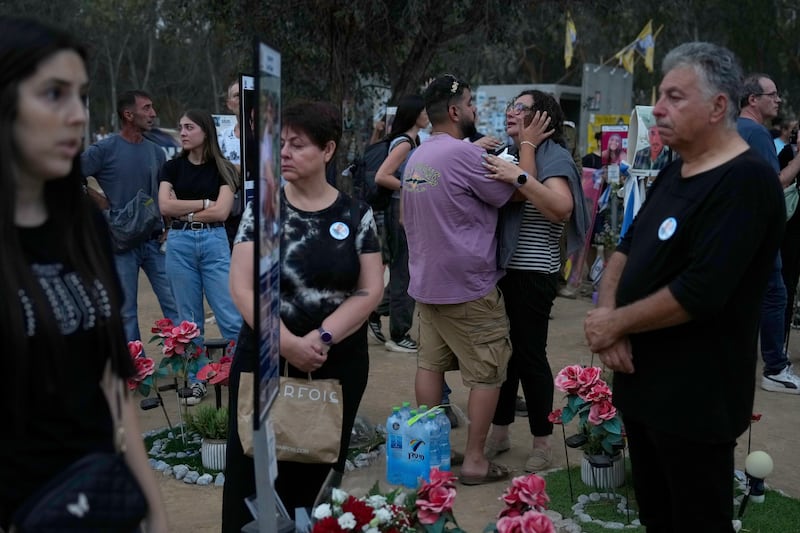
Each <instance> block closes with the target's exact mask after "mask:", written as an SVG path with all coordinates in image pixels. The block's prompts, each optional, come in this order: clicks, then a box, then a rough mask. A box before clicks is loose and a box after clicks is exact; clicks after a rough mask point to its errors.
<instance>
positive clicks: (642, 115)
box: [628, 106, 672, 176]
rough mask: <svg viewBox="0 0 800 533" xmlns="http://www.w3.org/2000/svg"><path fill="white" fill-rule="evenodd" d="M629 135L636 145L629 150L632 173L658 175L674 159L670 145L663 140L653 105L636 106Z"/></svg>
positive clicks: (629, 163)
mask: <svg viewBox="0 0 800 533" xmlns="http://www.w3.org/2000/svg"><path fill="white" fill-rule="evenodd" d="M629 137H630V142H631V145H632V146H633V147H634V148H633V150H631V151H630V152H628V165H629V166H630V167H631V169H630V172H631V173H632V174H635V175H639V176H656V175H658V171H659V170H661V169H662V168H664V167H665V166H667V163H669V162H670V161H671V160H672V154H671V151H670V149H669V146H666V145H665V144H664V143H663V142H661V136H660V135H659V133H658V126H657V125H656V120H655V118H654V117H653V108H652V106H636V107H635V108H634V110H633V112H632V113H631V128H630V132H629Z"/></svg>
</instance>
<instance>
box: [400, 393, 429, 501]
mask: <svg viewBox="0 0 800 533" xmlns="http://www.w3.org/2000/svg"><path fill="white" fill-rule="evenodd" d="M413 411H414V410H413V409H412V412H413ZM404 426H405V427H404V429H405V436H404V438H403V457H404V458H405V459H406V461H407V462H406V464H405V469H404V470H403V485H405V486H406V487H408V488H410V489H415V488H417V483H418V480H419V478H420V477H421V478H424V479H425V480H430V474H429V472H430V469H431V467H430V465H431V462H430V461H431V457H430V436H429V435H428V432H427V431H426V428H425V423H424V421H423V420H422V419H421V418H416V419H415V418H414V417H411V418H410V419H409V421H408V422H406V423H405V424H404Z"/></svg>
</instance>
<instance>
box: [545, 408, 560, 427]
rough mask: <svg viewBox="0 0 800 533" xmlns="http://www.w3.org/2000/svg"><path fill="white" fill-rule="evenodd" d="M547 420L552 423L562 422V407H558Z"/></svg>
mask: <svg viewBox="0 0 800 533" xmlns="http://www.w3.org/2000/svg"><path fill="white" fill-rule="evenodd" d="M547 420H548V421H549V422H550V423H551V424H561V409H556V410H555V411H553V412H552V413H550V414H549V415H547Z"/></svg>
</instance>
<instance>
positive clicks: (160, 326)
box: [150, 318, 175, 337]
mask: <svg viewBox="0 0 800 533" xmlns="http://www.w3.org/2000/svg"><path fill="white" fill-rule="evenodd" d="M174 326H175V324H173V323H172V320H170V319H169V318H162V319H161V320H156V323H155V325H154V326H153V327H152V328H151V329H150V332H151V333H157V334H158V336H159V337H166V336H167V333H168V332H171V331H172V328H173V327H174Z"/></svg>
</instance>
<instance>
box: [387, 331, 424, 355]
mask: <svg viewBox="0 0 800 533" xmlns="http://www.w3.org/2000/svg"><path fill="white" fill-rule="evenodd" d="M385 346H386V349H387V350H389V351H390V352H404V353H417V348H418V346H417V341H415V340H414V339H412V338H411V337H409V336H408V335H406V336H405V337H403V338H402V339H400V340H398V341H396V340H390V341H386V344H385Z"/></svg>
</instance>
